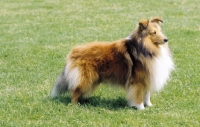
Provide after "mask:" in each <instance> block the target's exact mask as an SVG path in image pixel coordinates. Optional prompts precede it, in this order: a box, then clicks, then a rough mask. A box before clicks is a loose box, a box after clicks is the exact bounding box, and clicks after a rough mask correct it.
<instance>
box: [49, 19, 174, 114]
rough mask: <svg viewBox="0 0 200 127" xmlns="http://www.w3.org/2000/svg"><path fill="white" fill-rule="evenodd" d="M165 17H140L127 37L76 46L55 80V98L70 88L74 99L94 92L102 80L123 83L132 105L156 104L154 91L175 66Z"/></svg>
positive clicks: (53, 92)
mask: <svg viewBox="0 0 200 127" xmlns="http://www.w3.org/2000/svg"><path fill="white" fill-rule="evenodd" d="M162 22H163V21H162V19H161V18H160V17H155V18H153V19H151V20H147V19H145V20H140V21H139V23H138V25H137V27H136V28H135V30H134V31H133V32H132V33H131V34H130V35H129V36H128V37H126V38H124V39H120V40H117V41H114V42H92V43H88V44H85V45H79V46H75V47H74V48H73V49H72V50H71V52H70V53H69V54H68V55H67V62H66V66H65V67H64V70H63V72H62V74H61V75H60V76H59V77H58V79H57V81H56V82H55V84H54V86H53V89H52V92H51V97H52V98H55V97H56V96H57V95H60V94H62V93H65V92H66V91H69V92H70V93H71V101H72V102H73V103H77V102H78V100H79V98H81V97H87V96H88V95H90V94H91V93H92V92H93V91H94V90H95V89H96V88H97V87H98V86H99V84H100V83H102V82H106V83H108V82H109V83H110V84H113V85H118V86H122V87H123V88H124V89H125V91H126V99H127V103H128V106H130V107H134V108H136V109H138V110H142V109H144V108H145V106H152V103H151V101H150V93H151V92H152V91H160V90H161V89H162V88H163V86H164V85H165V84H166V81H167V79H168V78H169V76H170V73H171V72H172V70H173V69H174V62H173V59H172V53H171V50H170V48H169V46H168V38H167V37H166V36H165V35H164V34H163V32H162V30H161V23H162Z"/></svg>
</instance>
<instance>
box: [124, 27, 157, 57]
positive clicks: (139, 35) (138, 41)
mask: <svg viewBox="0 0 200 127" xmlns="http://www.w3.org/2000/svg"><path fill="white" fill-rule="evenodd" d="M147 35H148V33H147V31H145V30H143V31H142V30H140V29H139V28H137V29H136V30H134V31H133V32H132V33H131V35H130V36H129V38H128V39H127V40H126V48H127V51H128V53H129V55H130V57H131V59H132V61H135V60H136V58H139V57H140V56H141V55H142V56H144V57H147V58H153V57H154V56H155V54H154V53H153V52H150V51H149V50H148V48H147V47H145V46H144V38H145V37H146V36H147Z"/></svg>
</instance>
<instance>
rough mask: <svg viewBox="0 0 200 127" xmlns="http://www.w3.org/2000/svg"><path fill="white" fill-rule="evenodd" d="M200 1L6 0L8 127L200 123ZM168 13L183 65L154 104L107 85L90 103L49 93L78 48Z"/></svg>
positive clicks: (3, 72)
mask: <svg viewBox="0 0 200 127" xmlns="http://www.w3.org/2000/svg"><path fill="white" fill-rule="evenodd" d="M198 3H199V1H198V0H190V1H183V0H176V1H173V0H163V1H156V0H152V1H146V0H135V1H129V0H101V1H99V0H93V1H92V0H87V1H86V0H73V2H72V1H71V0H1V1H0V126H58V127H60V126H111V127H115V126H130V127H132V126H144V127H145V126H148V127H149V126H159V127H160V126H163V127H171V126H191V127H192V126H200V99H199V98H200V59H199V58H200V51H199V48H200V25H199V23H200V17H199V15H200V13H199V10H200V6H199V5H198ZM154 16H161V17H162V18H163V20H164V24H163V30H164V31H165V34H166V35H167V36H168V38H169V40H170V46H171V49H172V51H173V55H174V61H175V63H176V70H175V71H174V72H173V73H172V76H171V79H170V81H169V82H168V84H167V86H166V87H165V89H164V90H163V91H162V92H161V93H159V94H158V93H154V94H153V95H152V103H153V104H154V105H153V107H150V108H146V109H145V110H144V111H137V110H134V109H132V108H129V107H127V106H126V101H125V92H124V91H123V90H121V89H113V88H110V87H109V88H107V87H105V86H101V87H100V88H99V89H98V90H97V91H96V92H95V93H94V94H93V95H92V97H90V98H89V100H88V101H89V103H84V104H82V105H74V104H71V103H70V98H69V95H68V94H66V95H63V96H61V97H58V98H56V99H55V100H52V99H50V97H49V93H50V90H51V88H52V85H53V83H54V81H55V80H56V78H57V76H58V75H59V74H60V73H61V71H62V68H63V66H64V65H65V57H66V54H67V53H68V52H69V51H70V49H71V47H73V46H75V45H77V44H83V43H86V42H90V41H96V40H98V41H114V40H117V39H120V38H124V37H126V36H127V35H128V34H129V33H130V32H131V31H132V30H133V29H134V28H135V25H136V24H137V23H138V21H139V20H140V19H143V18H150V17H154Z"/></svg>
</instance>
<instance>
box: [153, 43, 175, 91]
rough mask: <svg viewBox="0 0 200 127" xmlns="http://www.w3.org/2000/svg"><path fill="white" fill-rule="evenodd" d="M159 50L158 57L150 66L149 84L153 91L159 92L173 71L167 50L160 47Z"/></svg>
mask: <svg viewBox="0 0 200 127" xmlns="http://www.w3.org/2000/svg"><path fill="white" fill-rule="evenodd" d="M160 50H161V53H160V55H159V56H158V57H156V58H155V59H153V61H152V62H151V65H150V82H151V90H153V91H160V90H161V89H162V88H163V87H164V85H165V83H166V81H167V79H168V78H169V76H170V73H171V71H172V70H173V69H174V63H173V60H172V58H171V54H170V52H169V51H168V49H166V48H165V47H163V46H160Z"/></svg>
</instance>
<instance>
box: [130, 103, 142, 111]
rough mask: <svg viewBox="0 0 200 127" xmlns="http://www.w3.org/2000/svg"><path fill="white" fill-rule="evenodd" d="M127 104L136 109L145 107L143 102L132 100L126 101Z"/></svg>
mask: <svg viewBox="0 0 200 127" xmlns="http://www.w3.org/2000/svg"><path fill="white" fill-rule="evenodd" d="M128 106H129V107H134V108H136V109H138V110H143V109H145V108H144V103H141V104H135V103H134V102H128Z"/></svg>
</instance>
